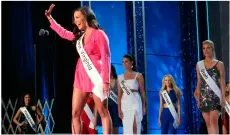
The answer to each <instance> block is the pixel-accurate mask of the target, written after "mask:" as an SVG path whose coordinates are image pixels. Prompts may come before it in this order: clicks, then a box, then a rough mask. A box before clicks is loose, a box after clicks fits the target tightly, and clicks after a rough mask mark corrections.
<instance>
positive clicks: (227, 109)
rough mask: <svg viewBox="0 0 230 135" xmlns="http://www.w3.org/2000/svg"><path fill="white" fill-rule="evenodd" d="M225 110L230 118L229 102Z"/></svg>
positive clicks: (226, 103)
mask: <svg viewBox="0 0 230 135" xmlns="http://www.w3.org/2000/svg"><path fill="white" fill-rule="evenodd" d="M224 108H225V110H226V112H227V113H228V116H230V105H229V104H228V102H227V101H225V107H224Z"/></svg>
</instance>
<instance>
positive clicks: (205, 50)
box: [202, 44, 213, 57]
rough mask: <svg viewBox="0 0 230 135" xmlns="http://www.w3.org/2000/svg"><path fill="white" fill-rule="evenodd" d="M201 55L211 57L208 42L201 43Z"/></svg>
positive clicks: (211, 51)
mask: <svg viewBox="0 0 230 135" xmlns="http://www.w3.org/2000/svg"><path fill="white" fill-rule="evenodd" d="M202 50H203V55H204V56H205V57H212V56H213V49H212V47H211V46H210V45H209V44H203V48H202Z"/></svg>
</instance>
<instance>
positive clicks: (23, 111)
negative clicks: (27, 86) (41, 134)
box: [20, 107, 36, 132]
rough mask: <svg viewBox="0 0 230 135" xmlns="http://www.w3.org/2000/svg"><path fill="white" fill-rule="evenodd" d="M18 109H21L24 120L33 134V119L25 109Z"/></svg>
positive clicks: (34, 126)
mask: <svg viewBox="0 0 230 135" xmlns="http://www.w3.org/2000/svg"><path fill="white" fill-rule="evenodd" d="M20 109H21V111H22V113H23V114H24V115H25V117H26V120H27V121H28V123H29V124H30V127H31V128H32V129H33V130H34V132H36V124H35V122H34V120H33V118H32V117H31V115H30V113H29V112H28V110H27V109H26V107H21V108H20Z"/></svg>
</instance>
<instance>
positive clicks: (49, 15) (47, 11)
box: [45, 4, 55, 18]
mask: <svg viewBox="0 0 230 135" xmlns="http://www.w3.org/2000/svg"><path fill="white" fill-rule="evenodd" d="M54 6H55V5H54V4H51V5H50V7H49V9H48V10H45V16H46V17H47V18H48V17H51V12H52V10H53V8H54Z"/></svg>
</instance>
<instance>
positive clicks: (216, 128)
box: [210, 110, 219, 134]
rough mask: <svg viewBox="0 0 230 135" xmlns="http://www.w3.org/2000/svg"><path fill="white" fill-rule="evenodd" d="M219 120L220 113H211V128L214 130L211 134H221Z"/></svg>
mask: <svg viewBox="0 0 230 135" xmlns="http://www.w3.org/2000/svg"><path fill="white" fill-rule="evenodd" d="M218 118H219V111H217V110H214V111H211V112H210V126H211V129H212V131H211V134H219V126H218Z"/></svg>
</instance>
